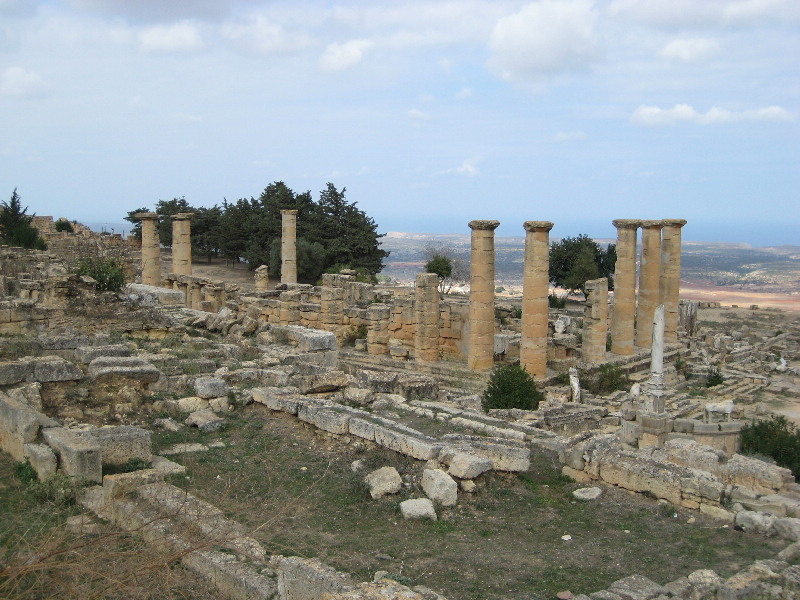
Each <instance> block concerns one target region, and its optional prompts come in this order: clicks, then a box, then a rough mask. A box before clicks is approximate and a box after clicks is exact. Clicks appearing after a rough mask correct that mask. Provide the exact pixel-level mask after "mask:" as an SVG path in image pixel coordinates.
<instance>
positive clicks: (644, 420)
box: [636, 304, 673, 448]
mask: <svg viewBox="0 0 800 600" xmlns="http://www.w3.org/2000/svg"><path fill="white" fill-rule="evenodd" d="M650 330H651V332H652V338H651V345H650V376H649V377H648V379H647V385H646V390H645V393H644V395H643V396H644V397H643V399H642V408H641V410H640V411H639V412H638V414H637V416H636V423H637V425H638V426H639V447H640V448H647V447H657V448H660V447H661V446H663V445H664V441H665V440H666V438H667V434H668V433H670V432H671V431H672V424H673V423H672V420H671V419H670V418H669V415H668V414H667V412H666V400H665V398H664V305H663V304H659V305H658V307H656V310H655V311H654V312H653V321H652V323H651V328H650Z"/></svg>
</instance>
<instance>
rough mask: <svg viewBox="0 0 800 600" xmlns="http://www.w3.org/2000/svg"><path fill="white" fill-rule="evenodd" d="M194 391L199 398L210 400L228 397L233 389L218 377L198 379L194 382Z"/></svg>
mask: <svg viewBox="0 0 800 600" xmlns="http://www.w3.org/2000/svg"><path fill="white" fill-rule="evenodd" d="M194 391H195V393H196V394H197V395H198V396H199V397H201V398H205V399H206V400H208V399H209V398H218V397H220V396H227V395H228V392H230V391H231V388H230V386H229V385H228V384H227V383H225V381H224V380H223V379H220V378H218V377H198V378H197V379H195V380H194Z"/></svg>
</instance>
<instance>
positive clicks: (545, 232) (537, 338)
mask: <svg viewBox="0 0 800 600" xmlns="http://www.w3.org/2000/svg"><path fill="white" fill-rule="evenodd" d="M523 227H524V228H525V232H526V233H525V264H524V266H523V271H524V272H523V281H522V340H521V342H520V348H519V362H520V364H521V365H522V366H523V367H525V369H526V370H527V371H528V373H530V374H531V375H533V376H534V377H545V376H546V375H547V315H548V312H549V304H548V300H547V294H548V292H549V290H550V273H549V271H550V230H551V229H552V228H553V224H552V223H551V222H550V221H525V223H523Z"/></svg>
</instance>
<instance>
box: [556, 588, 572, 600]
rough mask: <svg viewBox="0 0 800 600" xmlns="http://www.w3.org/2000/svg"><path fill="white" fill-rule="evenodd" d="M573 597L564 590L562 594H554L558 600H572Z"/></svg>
mask: <svg viewBox="0 0 800 600" xmlns="http://www.w3.org/2000/svg"><path fill="white" fill-rule="evenodd" d="M574 597H575V596H574V594H573V593H572V592H570V591H569V590H564V591H563V592H558V593H557V594H556V598H558V600H572V598H574Z"/></svg>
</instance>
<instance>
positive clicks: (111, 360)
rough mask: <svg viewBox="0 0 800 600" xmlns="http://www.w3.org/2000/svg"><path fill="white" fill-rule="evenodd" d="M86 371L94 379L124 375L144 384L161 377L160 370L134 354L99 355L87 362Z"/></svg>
mask: <svg viewBox="0 0 800 600" xmlns="http://www.w3.org/2000/svg"><path fill="white" fill-rule="evenodd" d="M88 373H89V376H90V377H91V378H92V379H94V380H95V381H115V380H116V379H118V378H120V377H125V378H128V379H134V380H136V381H139V382H141V383H144V384H148V383H155V382H156V381H158V379H159V378H160V377H161V371H159V370H158V369H157V368H155V367H154V366H153V365H152V364H150V363H149V362H147V361H146V360H143V359H141V358H139V357H136V356H100V357H98V358H95V359H94V360H93V361H92V362H90V363H89V368H88Z"/></svg>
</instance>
